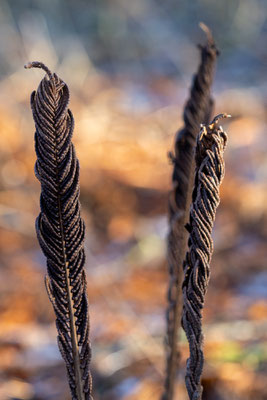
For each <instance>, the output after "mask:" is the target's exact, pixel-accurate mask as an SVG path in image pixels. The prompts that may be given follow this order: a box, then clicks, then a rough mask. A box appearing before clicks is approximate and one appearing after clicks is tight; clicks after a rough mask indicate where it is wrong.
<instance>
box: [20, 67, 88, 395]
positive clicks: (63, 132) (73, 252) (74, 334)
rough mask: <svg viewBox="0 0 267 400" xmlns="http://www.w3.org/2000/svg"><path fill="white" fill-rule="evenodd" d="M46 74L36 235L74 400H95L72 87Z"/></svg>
mask: <svg viewBox="0 0 267 400" xmlns="http://www.w3.org/2000/svg"><path fill="white" fill-rule="evenodd" d="M33 67H35V68H42V69H43V70H44V71H45V72H46V73H47V75H46V76H45V77H44V78H43V79H42V81H41V82H40V85H39V87H38V89H37V91H34V92H33V93H32V95H31V108H32V113H33V118H34V122H35V128H36V132H35V150H36V155H37V161H36V164H35V174H36V177H37V178H38V180H39V181H40V183H41V197H40V207H41V212H40V215H39V216H38V218H37V220H36V232H37V237H38V240H39V243H40V246H41V248H42V250H43V253H44V255H45V256H46V259H47V271H48V275H47V277H46V289H47V292H48V295H49V298H50V301H51V303H52V305H53V307H54V311H55V314H56V326H57V331H58V346H59V349H60V352H61V354H62V357H63V359H64V361H65V363H66V367H67V373H68V380H69V385H70V390H71V394H72V399H73V400H74V399H75V400H76V399H77V400H88V399H90V400H91V399H92V383H91V374H90V371H89V363H90V359H91V348H90V343H89V313H88V300H87V293H86V277H85V271H84V264H85V253H84V229H85V227H84V222H83V220H82V219H81V216H80V203H79V194H80V187H79V162H78V160H77V157H76V154H75V149H74V146H73V144H72V142H71V138H72V133H73V128H74V120H73V116H72V113H71V111H70V110H69V109H68V103H69V89H68V86H67V85H66V84H65V83H64V82H63V81H62V80H61V79H60V78H59V77H58V76H57V75H56V74H52V73H51V72H50V71H49V69H48V68H47V67H46V66H45V65H44V64H42V63H40V62H31V63H29V64H27V65H25V68H33Z"/></svg>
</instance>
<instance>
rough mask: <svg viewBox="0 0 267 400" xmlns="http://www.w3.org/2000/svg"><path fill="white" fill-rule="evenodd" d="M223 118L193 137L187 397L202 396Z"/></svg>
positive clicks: (187, 276)
mask: <svg viewBox="0 0 267 400" xmlns="http://www.w3.org/2000/svg"><path fill="white" fill-rule="evenodd" d="M226 117H228V115H226V114H220V115H218V116H217V117H216V118H214V120H213V121H212V122H211V124H210V125H208V126H205V125H203V126H202V128H201V131H200V134H199V136H198V139H197V149H196V172H195V185H194V190H193V196H192V205H191V208H190V221H189V224H188V226H187V229H188V231H189V233H190V235H189V241H188V246H189V250H188V252H187V253H186V258H185V262H184V275H185V276H184V282H183V300H184V306H183V317H182V324H183V328H184V330H185V333H186V336H187V339H188V342H189V349H190V357H189V359H188V360H187V370H186V378H185V380H186V387H187V391H188V394H189V398H190V400H200V399H201V398H202V387H201V384H200V379H201V374H202V369H203V363H204V357H203V350H202V344H203V334H202V309H203V306H204V298H205V294H206V291H207V286H208V282H209V277H210V261H211V256H212V253H213V242H212V238H211V232H212V227H213V223H214V219H215V213H216V209H217V207H218V205H219V201H220V197H219V186H220V184H221V182H222V179H223V177H224V160H223V153H224V149H225V146H226V141H227V136H226V133H225V132H224V131H223V129H222V128H221V127H219V126H218V121H219V120H220V119H221V118H226Z"/></svg>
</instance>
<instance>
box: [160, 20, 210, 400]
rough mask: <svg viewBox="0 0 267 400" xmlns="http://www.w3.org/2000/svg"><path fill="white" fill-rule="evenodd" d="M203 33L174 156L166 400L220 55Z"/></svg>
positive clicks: (175, 357)
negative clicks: (199, 148)
mask: <svg viewBox="0 0 267 400" xmlns="http://www.w3.org/2000/svg"><path fill="white" fill-rule="evenodd" d="M202 29H204V30H205V32H206V34H207V43H206V45H205V46H199V47H200V49H201V62H200V65H199V68H198V71H197V73H196V75H195V76H194V78H193V82H192V87H191V91H190V97H189V99H188V101H187V103H186V105H185V108H184V115H183V118H184V127H183V128H182V129H181V130H179V131H178V132H177V134H176V139H175V150H174V154H172V153H170V158H171V160H172V162H173V174H172V183H173V189H172V191H171V193H170V197H169V227H170V228H169V235H168V250H167V259H168V267H169V288H168V307H167V313H166V319H167V337H166V341H167V343H166V378H165V390H164V393H163V396H162V400H172V399H173V396H174V382H175V375H176V373H177V370H178V367H179V359H180V353H179V351H178V329H179V326H180V321H181V315H182V280H183V261H184V258H185V254H186V248H187V238H188V235H187V232H186V230H185V225H186V224H187V223H188V220H189V206H190V201H191V196H192V190H193V176H194V174H193V172H194V150H195V146H196V137H197V135H198V132H199V126H200V124H202V123H208V122H209V120H210V116H211V113H212V108H213V100H212V98H211V85H212V82H213V76H214V70H215V63H216V59H217V55H218V51H217V49H216V46H215V44H214V41H213V38H212V36H211V33H210V31H209V30H208V28H207V27H205V25H204V24H202Z"/></svg>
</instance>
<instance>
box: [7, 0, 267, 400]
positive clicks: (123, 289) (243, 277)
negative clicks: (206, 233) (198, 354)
mask: <svg viewBox="0 0 267 400" xmlns="http://www.w3.org/2000/svg"><path fill="white" fill-rule="evenodd" d="M266 17H267V2H266V1H264V0H254V1H253V2H251V1H249V0H225V1H223V2H215V1H212V0H202V1H200V0H196V1H194V2H188V1H186V0H184V1H183V0H180V1H179V2H177V1H172V0H171V1H168V2H163V1H160V0H135V1H132V2H130V1H128V2H126V1H123V0H110V1H104V0H97V1H96V0H90V1H89V0H88V1H85V0H76V1H74V0H72V1H71V0H65V1H63V0H53V1H52V0H46V1H45V0H39V1H38V0H36V1H30V0H29V1H26V0H23V1H21V0H20V1H19V0H13V1H7V0H1V2H0V136H1V145H0V274H1V279H0V399H1V400H7V399H20V400H33V399H35V400H63V399H64V400H66V399H70V397H69V392H68V385H67V380H66V375H65V367H64V365H63V363H62V360H61V357H60V355H59V352H58V348H57V344H56V330H55V324H54V314H53V311H52V307H51V305H50V303H49V300H48V297H47V294H46V291H45V287H44V282H43V281H44V275H45V273H46V265H45V259H44V257H43V255H42V254H41V251H40V248H39V246H38V243H37V239H36V236H35V228H34V222H35V218H36V216H37V215H38V213H39V194H40V187H39V183H38V181H37V180H36V178H35V177H34V173H33V167H34V162H35V153H34V145H33V135H34V124H33V121H32V115H31V110H30V104H29V98H30V94H31V92H32V91H33V90H34V89H36V88H37V86H38V84H39V82H40V80H41V79H42V78H43V76H44V73H43V71H41V70H29V71H28V70H24V69H23V65H24V64H25V63H26V62H28V61H32V60H39V61H43V62H44V63H45V64H46V65H47V66H48V67H49V68H50V69H52V71H56V72H57V73H58V75H59V76H60V77H61V78H62V79H63V80H64V81H65V82H67V84H68V86H69V88H70V92H71V100H70V108H71V110H72V111H73V113H74V117H75V123H76V126H75V132H74V143H75V146H76V149H77V155H78V157H79V159H80V163H81V204H82V215H83V217H84V219H85V221H86V227H87V235H86V252H87V265H86V271H87V277H88V293H89V299H90V304H91V307H90V318H91V341H92V347H93V360H92V372H93V379H94V389H95V398H96V399H98V398H101V399H103V400H113V399H116V400H119V399H124V400H136V399H138V400H150V399H155V398H159V396H160V393H161V391H162V385H163V377H164V370H165V359H164V345H163V343H164V335H165V308H166V300H165V297H166V290H167V282H168V274H167V266H166V260H165V253H166V245H165V239H166V234H167V231H168V226H167V199H168V191H169V190H170V188H171V170H172V167H171V165H170V164H169V161H168V158H167V152H168V151H169V150H170V149H172V146H173V140H174V134H175V132H176V130H177V129H178V128H179V127H181V126H182V119H181V116H182V110H183V105H184V103H185V101H186V99H187V97H188V89H189V87H190V85H191V79H192V74H193V73H194V72H195V71H196V69H197V66H198V62H199V50H198V49H197V47H196V45H197V44H198V43H204V41H205V35H204V34H203V32H202V31H201V30H200V29H199V27H198V24H199V22H200V21H203V22H204V23H206V24H207V25H208V26H209V27H210V28H211V30H212V32H213V34H214V37H215V40H216V43H217V45H218V47H219V49H220V50H221V55H220V57H219V59H218V66H217V73H216V79H215V83H214V88H213V94H214V98H215V100H216V109H215V113H221V112H227V113H230V114H232V115H234V116H236V117H238V118H234V119H232V121H229V122H228V121H227V123H224V126H225V128H226V130H227V132H228V135H229V144H228V147H227V150H226V154H225V157H226V176H225V180H224V182H223V186H222V188H221V204H220V207H219V210H218V213H217V219H216V224H215V229H214V233H213V237H214V245H215V253H214V257H213V260H212V274H211V280H210V286H209V290H208V295H207V300H206V307H205V312H204V330H205V355H206V364H205V371H204V376H203V385H204V396H203V399H204V400H214V399H216V400H224V399H227V400H239V399H242V400H252V399H253V400H255V399H257V400H262V399H267V387H266V372H267V342H266V336H267V319H266V317H267V303H266V298H267V272H266V268H265V266H266V263H267V246H266V242H267V202H266V191H267V156H266V155H267V137H266V135H267V126H266V119H267V114H266V105H267V85H266V82H267V80H266V70H267V69H266V67H267V48H266V41H267V18H266ZM181 343H182V369H181V371H180V373H179V377H178V379H177V396H176V398H177V399H178V398H179V399H180V400H185V399H186V398H187V395H186V392H185V388H184V381H183V376H184V366H185V360H186V358H187V356H188V346H187V343H186V340H185V336H184V334H182V335H181Z"/></svg>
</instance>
